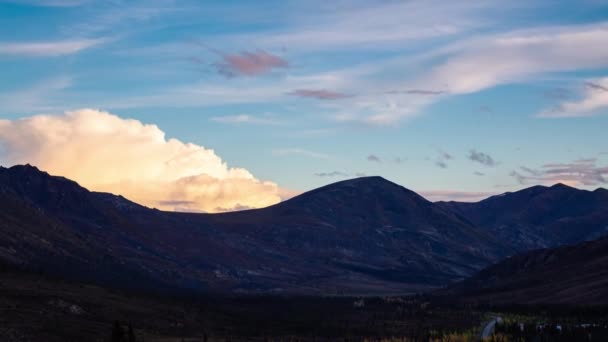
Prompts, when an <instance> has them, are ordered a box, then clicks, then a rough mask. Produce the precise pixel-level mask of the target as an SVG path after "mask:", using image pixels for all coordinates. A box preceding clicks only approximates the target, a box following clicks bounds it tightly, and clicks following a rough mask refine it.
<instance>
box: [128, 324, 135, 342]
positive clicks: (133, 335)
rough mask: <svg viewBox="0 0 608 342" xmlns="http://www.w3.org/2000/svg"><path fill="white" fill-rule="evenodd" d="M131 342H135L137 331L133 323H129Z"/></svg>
mask: <svg viewBox="0 0 608 342" xmlns="http://www.w3.org/2000/svg"><path fill="white" fill-rule="evenodd" d="M129 342H135V333H134V332H133V326H132V325H131V323H129Z"/></svg>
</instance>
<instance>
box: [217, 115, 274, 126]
mask: <svg viewBox="0 0 608 342" xmlns="http://www.w3.org/2000/svg"><path fill="white" fill-rule="evenodd" d="M209 120H210V121H213V122H219V123H224V124H253V125H281V122H280V121H277V120H275V119H273V118H268V117H259V116H253V115H249V114H238V115H224V116H214V117H212V118H210V119H209Z"/></svg>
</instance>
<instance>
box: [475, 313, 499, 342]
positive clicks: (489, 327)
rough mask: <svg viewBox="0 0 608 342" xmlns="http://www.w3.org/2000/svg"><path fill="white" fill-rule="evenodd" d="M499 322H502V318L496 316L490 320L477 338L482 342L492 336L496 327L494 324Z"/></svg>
mask: <svg viewBox="0 0 608 342" xmlns="http://www.w3.org/2000/svg"><path fill="white" fill-rule="evenodd" d="M501 322H502V317H499V316H496V317H494V318H492V319H491V320H490V321H489V322H488V323H486V325H485V326H484V327H483V329H482V330H481V335H480V336H479V339H480V340H481V341H483V340H485V339H486V338H488V337H490V335H492V334H493V333H494V328H495V327H496V323H501Z"/></svg>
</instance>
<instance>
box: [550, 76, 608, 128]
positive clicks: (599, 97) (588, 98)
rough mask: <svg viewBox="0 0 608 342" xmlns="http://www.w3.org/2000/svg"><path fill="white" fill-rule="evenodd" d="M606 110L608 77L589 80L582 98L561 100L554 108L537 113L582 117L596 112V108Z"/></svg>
mask: <svg viewBox="0 0 608 342" xmlns="http://www.w3.org/2000/svg"><path fill="white" fill-rule="evenodd" d="M601 109H604V110H608V77H604V78H601V79H594V80H589V81H588V82H587V83H586V88H585V91H584V93H583V96H582V99H580V100H577V101H563V102H561V103H559V104H558V105H557V106H556V107H555V108H553V109H550V110H545V111H543V112H541V113H539V114H538V117H541V118H565V117H582V116H592V115H596V114H598V110H601Z"/></svg>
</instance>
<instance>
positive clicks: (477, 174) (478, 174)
mask: <svg viewBox="0 0 608 342" xmlns="http://www.w3.org/2000/svg"><path fill="white" fill-rule="evenodd" d="M473 174H474V175H475V176H480V177H481V176H485V175H486V174H485V173H483V172H479V171H475V172H473Z"/></svg>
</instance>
